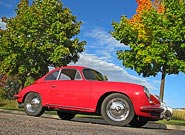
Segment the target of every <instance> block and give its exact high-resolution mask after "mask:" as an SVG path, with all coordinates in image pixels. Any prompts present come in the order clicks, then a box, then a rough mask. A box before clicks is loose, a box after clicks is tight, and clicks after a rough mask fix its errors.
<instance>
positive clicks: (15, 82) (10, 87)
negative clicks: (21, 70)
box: [0, 76, 20, 100]
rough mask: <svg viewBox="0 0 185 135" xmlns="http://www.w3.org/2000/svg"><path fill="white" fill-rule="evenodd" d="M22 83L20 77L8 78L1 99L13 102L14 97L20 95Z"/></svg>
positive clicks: (2, 89)
mask: <svg viewBox="0 0 185 135" xmlns="http://www.w3.org/2000/svg"><path fill="white" fill-rule="evenodd" d="M19 88H20V81H19V79H18V77H16V76H14V77H7V79H6V80H5V84H4V86H2V87H1V92H0V94H1V98H3V99H9V100H12V99H13V96H14V95H15V94H16V93H18V91H19Z"/></svg>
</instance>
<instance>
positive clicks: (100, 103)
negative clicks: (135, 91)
mask: <svg viewBox="0 0 185 135" xmlns="http://www.w3.org/2000/svg"><path fill="white" fill-rule="evenodd" d="M114 93H119V94H122V95H125V96H127V97H128V98H129V99H130V97H129V96H128V95H127V94H125V93H122V92H115V91H110V92H107V93H104V94H103V95H102V96H101V97H100V98H99V100H98V103H97V106H96V113H97V114H99V115H101V105H102V102H103V100H104V99H105V98H106V97H107V96H109V95H111V94H114ZM130 101H131V103H132V106H133V107H134V105H133V102H132V100H131V99H130ZM134 113H135V110H134Z"/></svg>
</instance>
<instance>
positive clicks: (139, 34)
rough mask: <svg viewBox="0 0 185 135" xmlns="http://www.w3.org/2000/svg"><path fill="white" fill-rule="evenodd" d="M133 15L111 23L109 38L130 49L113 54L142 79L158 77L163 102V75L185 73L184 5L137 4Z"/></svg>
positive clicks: (178, 1) (178, 0)
mask: <svg viewBox="0 0 185 135" xmlns="http://www.w3.org/2000/svg"><path fill="white" fill-rule="evenodd" d="M137 2H138V8H137V11H136V14H135V15H134V16H133V17H132V18H131V19H128V18H127V17H125V16H122V17H121V21H120V22H119V23H116V22H113V24H112V25H113V29H114V30H113V31H112V33H111V34H112V36H113V37H114V38H116V39H117V40H119V41H120V42H121V43H124V44H125V45H128V46H129V47H130V49H128V50H120V51H117V55H118V58H119V59H120V60H123V65H124V66H125V67H127V68H130V69H133V70H135V71H136V72H137V73H138V74H139V75H143V76H144V77H149V76H156V75H157V74H158V73H159V72H160V73H161V86H160V99H161V100H162V101H163V97H164V85H165V77H166V75H167V74H169V75H170V74H178V73H179V72H183V73H185V2H184V1H183V0H164V1H163V0H161V1H157V0H155V1H154V2H152V1H150V0H137Z"/></svg>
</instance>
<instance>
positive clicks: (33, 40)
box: [0, 0, 86, 87]
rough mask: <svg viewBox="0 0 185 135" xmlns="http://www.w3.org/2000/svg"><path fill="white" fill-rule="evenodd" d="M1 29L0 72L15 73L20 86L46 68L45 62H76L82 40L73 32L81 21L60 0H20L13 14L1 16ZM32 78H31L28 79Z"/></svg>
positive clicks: (40, 74) (35, 77)
mask: <svg viewBox="0 0 185 135" xmlns="http://www.w3.org/2000/svg"><path fill="white" fill-rule="evenodd" d="M2 20H3V22H5V23H6V29H5V30H2V29H0V43H1V44H0V74H7V75H11V76H14V75H16V76H17V75H18V76H19V78H20V79H21V86H22V87H24V85H25V82H26V81H27V80H32V79H37V78H39V77H41V76H42V75H44V74H45V73H46V72H47V71H48V66H50V65H51V66H55V67H58V66H62V65H67V64H68V63H70V62H77V61H78V59H79V53H81V52H83V51H84V45H85V44H86V42H85V41H81V42H80V41H79V39H78V38H76V37H75V36H76V35H77V34H79V32H80V25H81V24H82V22H81V21H79V22H78V21H76V16H73V15H72V14H71V11H70V10H69V9H68V8H63V4H62V2H61V1H60V0H34V1H33V3H32V4H31V5H29V3H28V0H20V3H19V4H18V5H17V9H16V16H15V17H12V18H9V19H8V18H6V17H3V18H2ZM30 78H32V79H30Z"/></svg>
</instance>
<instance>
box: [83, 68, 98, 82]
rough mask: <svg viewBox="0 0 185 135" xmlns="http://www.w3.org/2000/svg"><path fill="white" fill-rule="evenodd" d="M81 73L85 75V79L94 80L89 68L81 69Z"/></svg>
mask: <svg viewBox="0 0 185 135" xmlns="http://www.w3.org/2000/svg"><path fill="white" fill-rule="evenodd" d="M83 74H84V76H85V79H87V80H95V78H94V76H93V73H92V71H91V69H84V70H83Z"/></svg>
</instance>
